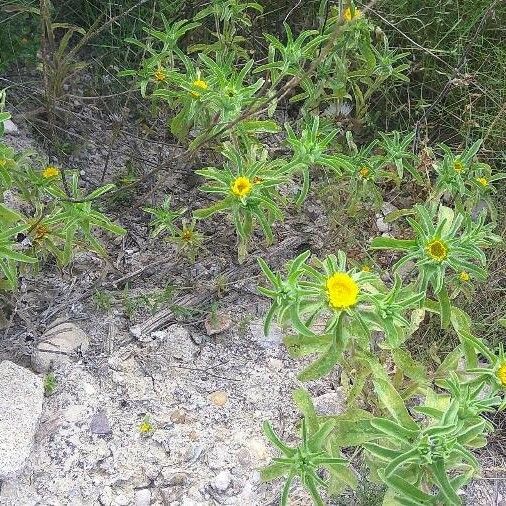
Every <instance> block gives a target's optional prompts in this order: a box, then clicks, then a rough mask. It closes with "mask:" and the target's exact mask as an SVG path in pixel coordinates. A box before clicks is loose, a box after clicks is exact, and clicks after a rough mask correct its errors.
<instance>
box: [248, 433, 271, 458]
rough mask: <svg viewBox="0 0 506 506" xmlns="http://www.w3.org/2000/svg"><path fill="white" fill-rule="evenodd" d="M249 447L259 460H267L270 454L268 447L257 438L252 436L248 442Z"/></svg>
mask: <svg viewBox="0 0 506 506" xmlns="http://www.w3.org/2000/svg"><path fill="white" fill-rule="evenodd" d="M247 446H248V448H249V449H250V452H251V454H252V455H253V456H254V457H255V458H256V459H257V460H265V459H266V458H267V456H268V454H267V447H266V446H265V444H264V443H263V441H261V440H260V439H257V438H252V439H250V440H249V441H248V443H247Z"/></svg>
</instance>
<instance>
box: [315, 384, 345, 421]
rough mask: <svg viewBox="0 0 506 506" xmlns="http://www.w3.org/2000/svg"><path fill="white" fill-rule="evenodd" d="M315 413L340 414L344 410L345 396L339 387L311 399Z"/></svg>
mask: <svg viewBox="0 0 506 506" xmlns="http://www.w3.org/2000/svg"><path fill="white" fill-rule="evenodd" d="M313 402H314V407H315V410H316V413H317V414H319V415H329V416H333V415H340V414H341V413H343V412H344V411H345V410H346V405H345V396H344V395H343V393H342V390H341V388H338V389H337V390H335V391H333V392H328V393H326V394H323V395H320V396H318V397H315V398H314V399H313Z"/></svg>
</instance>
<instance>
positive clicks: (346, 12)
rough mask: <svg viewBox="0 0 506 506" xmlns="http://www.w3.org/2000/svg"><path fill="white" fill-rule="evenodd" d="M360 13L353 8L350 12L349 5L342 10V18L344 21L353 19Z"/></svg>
mask: <svg viewBox="0 0 506 506" xmlns="http://www.w3.org/2000/svg"><path fill="white" fill-rule="evenodd" d="M361 15H362V13H361V12H360V11H359V10H358V9H354V11H353V12H352V10H351V7H346V9H344V11H343V19H344V20H345V21H346V22H350V21H352V20H354V19H357V18H359V17H360V16H361Z"/></svg>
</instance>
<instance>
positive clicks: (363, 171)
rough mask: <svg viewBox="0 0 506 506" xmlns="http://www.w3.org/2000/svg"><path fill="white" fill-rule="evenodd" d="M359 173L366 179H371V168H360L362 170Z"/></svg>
mask: <svg viewBox="0 0 506 506" xmlns="http://www.w3.org/2000/svg"><path fill="white" fill-rule="evenodd" d="M358 173H359V174H360V175H361V176H362V177H363V178H364V179H366V178H367V177H369V174H370V173H371V171H370V170H369V167H360V170H359V171H358Z"/></svg>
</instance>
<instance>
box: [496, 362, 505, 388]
mask: <svg viewBox="0 0 506 506" xmlns="http://www.w3.org/2000/svg"><path fill="white" fill-rule="evenodd" d="M497 377H498V378H499V381H500V382H501V385H502V386H503V387H506V362H504V363H502V364H501V366H500V367H499V369H497Z"/></svg>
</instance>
